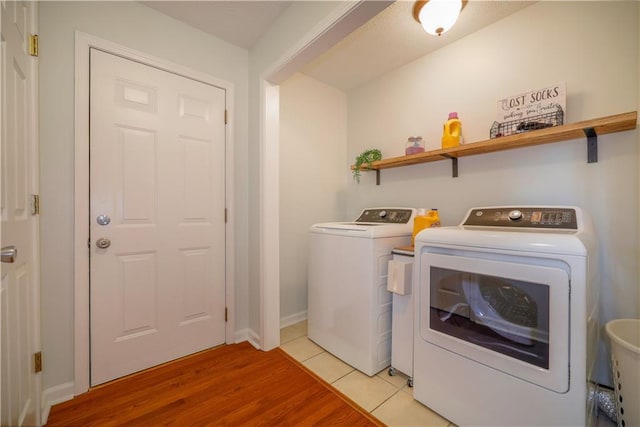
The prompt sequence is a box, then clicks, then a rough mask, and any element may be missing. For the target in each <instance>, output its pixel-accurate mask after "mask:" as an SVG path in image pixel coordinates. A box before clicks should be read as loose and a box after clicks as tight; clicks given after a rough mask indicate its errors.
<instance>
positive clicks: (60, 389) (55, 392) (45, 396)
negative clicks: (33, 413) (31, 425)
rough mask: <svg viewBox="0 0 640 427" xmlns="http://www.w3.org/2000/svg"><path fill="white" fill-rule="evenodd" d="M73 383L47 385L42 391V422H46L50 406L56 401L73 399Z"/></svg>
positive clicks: (56, 402)
mask: <svg viewBox="0 0 640 427" xmlns="http://www.w3.org/2000/svg"><path fill="white" fill-rule="evenodd" d="M73 390H74V384H73V383H72V382H69V383H63V384H59V385H57V386H53V387H49V388H48V389H46V390H44V391H43V392H42V424H43V425H44V424H46V423H47V419H48V418H49V412H51V407H53V405H57V404H58V403H62V402H66V401H67V400H71V399H73V396H74V395H73Z"/></svg>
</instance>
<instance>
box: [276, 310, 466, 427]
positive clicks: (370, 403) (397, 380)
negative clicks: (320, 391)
mask: <svg viewBox="0 0 640 427" xmlns="http://www.w3.org/2000/svg"><path fill="white" fill-rule="evenodd" d="M280 347H281V348H282V349H283V350H284V351H286V352H287V353H288V354H289V355H291V356H292V357H293V358H295V359H296V360H298V361H299V362H301V363H302V364H303V365H305V366H306V367H307V368H309V369H311V370H312V371H313V372H315V373H316V374H317V375H318V376H319V377H321V378H322V379H324V380H325V381H327V382H328V383H330V384H331V385H333V386H334V387H335V388H336V389H338V390H340V391H341V392H342V393H344V394H345V395H347V396H348V397H349V398H350V399H352V400H353V401H354V402H356V403H357V404H358V405H360V406H361V407H362V408H364V409H365V410H367V411H369V412H370V413H371V415H373V416H374V417H376V418H377V419H379V420H380V421H382V422H383V423H385V424H387V425H389V426H438V427H448V426H452V427H453V426H454V424H452V423H450V422H449V421H447V420H445V419H444V418H442V417H441V416H439V415H438V414H436V413H435V412H433V411H431V410H429V408H427V407H426V406H424V405H422V404H421V403H419V402H418V401H417V400H414V399H413V389H412V388H410V387H408V386H407V377H406V376H404V375H403V374H402V373H397V375H395V376H389V374H388V373H387V370H384V371H382V372H380V373H379V374H378V375H374V376H373V377H368V376H367V375H365V374H363V373H361V372H359V371H357V370H355V369H354V368H352V367H351V366H349V365H347V364H346V363H344V362H343V361H341V360H340V359H338V358H336V357H334V356H333V355H331V354H330V353H327V352H326V351H324V349H322V348H321V347H319V346H317V345H316V344H315V343H313V342H312V341H311V340H309V339H308V338H307V322H306V321H305V322H300V323H296V324H295V325H292V326H289V327H286V328H283V329H282V330H281V331H280Z"/></svg>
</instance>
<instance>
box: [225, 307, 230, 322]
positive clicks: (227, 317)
mask: <svg viewBox="0 0 640 427" xmlns="http://www.w3.org/2000/svg"><path fill="white" fill-rule="evenodd" d="M228 320H229V309H228V308H227V307H225V308H224V321H225V322H226V321H228Z"/></svg>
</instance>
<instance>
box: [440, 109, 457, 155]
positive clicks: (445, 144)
mask: <svg viewBox="0 0 640 427" xmlns="http://www.w3.org/2000/svg"><path fill="white" fill-rule="evenodd" d="M461 142H462V123H461V122H460V120H459V119H458V113H456V112H453V113H449V120H447V122H446V123H445V124H444V129H443V131H442V148H451V147H457V146H458V145H460V143H461Z"/></svg>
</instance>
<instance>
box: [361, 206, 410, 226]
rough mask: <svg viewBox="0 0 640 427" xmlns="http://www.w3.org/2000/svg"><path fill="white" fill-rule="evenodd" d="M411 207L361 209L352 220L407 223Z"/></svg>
mask: <svg viewBox="0 0 640 427" xmlns="http://www.w3.org/2000/svg"><path fill="white" fill-rule="evenodd" d="M412 214H413V209H402V208H373V209H365V210H363V211H362V213H361V214H360V216H359V217H358V219H356V220H355V221H354V222H356V223H358V222H373V223H381V224H407V223H408V222H409V220H411V215H412Z"/></svg>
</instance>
